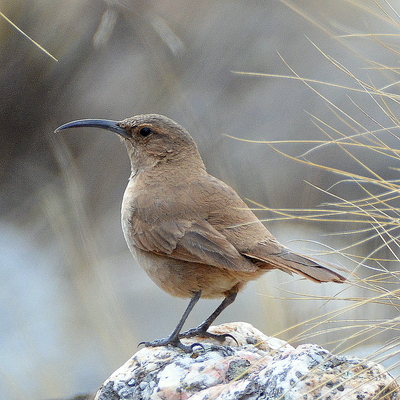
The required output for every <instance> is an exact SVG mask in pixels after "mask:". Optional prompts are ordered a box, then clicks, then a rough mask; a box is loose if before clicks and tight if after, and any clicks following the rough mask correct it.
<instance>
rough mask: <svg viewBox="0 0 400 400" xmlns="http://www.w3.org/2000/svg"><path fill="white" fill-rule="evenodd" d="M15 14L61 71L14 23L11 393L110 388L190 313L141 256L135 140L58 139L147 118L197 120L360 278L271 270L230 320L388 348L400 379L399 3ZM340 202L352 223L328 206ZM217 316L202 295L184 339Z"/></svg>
mask: <svg viewBox="0 0 400 400" xmlns="http://www.w3.org/2000/svg"><path fill="white" fill-rule="evenodd" d="M0 11H1V12H2V13H3V14H4V15H6V16H7V17H8V18H9V19H10V20H11V21H13V22H14V23H15V24H16V25H17V26H18V27H19V28H20V29H22V30H23V31H24V32H25V33H26V34H27V35H29V36H30V37H31V38H32V39H33V40H35V41H36V42H38V43H39V44H40V45H41V46H43V48H45V49H46V50H47V51H49V52H50V53H51V54H52V55H53V56H54V57H56V58H57V59H58V62H56V61H54V60H53V59H52V58H51V57H49V56H48V55H47V54H45V52H43V51H42V50H40V49H39V48H38V47H37V46H35V45H34V44H33V43H32V42H31V41H29V40H28V39H27V38H26V37H24V36H23V35H22V34H21V33H20V32H18V31H17V30H16V29H15V28H14V27H13V26H12V25H10V24H9V23H8V22H7V21H6V20H5V19H4V18H1V17H0V37H1V40H0V79H1V89H0V101H1V108H0V127H1V133H0V140H1V146H0V191H1V195H0V397H1V398H4V399H5V398H7V399H11V400H13V399H25V398H29V399H50V398H67V397H72V396H74V395H76V394H78V393H87V392H94V391H96V389H97V388H98V387H99V386H100V385H101V383H102V382H103V381H104V380H105V379H106V378H107V377H108V376H109V375H110V374H111V373H112V372H113V371H114V370H115V369H116V368H118V367H119V366H120V365H122V364H123V363H124V362H125V361H126V360H127V359H128V358H129V357H130V356H131V355H132V354H133V353H134V352H136V351H137V345H138V343H139V342H140V341H145V340H153V339H156V338H161V337H165V336H166V335H168V334H169V333H170V332H171V331H172V329H173V328H174V327H175V325H176V323H177V321H178V319H179V318H180V316H181V314H182V312H183V310H184V308H185V307H186V305H187V301H185V300H181V299H175V298H172V297H170V296H169V295H167V294H165V293H164V292H162V290H161V289H159V288H158V287H156V285H155V284H153V283H152V282H151V281H150V279H149V278H148V277H147V276H146V275H145V273H144V272H142V271H141V270H140V268H139V267H138V266H137V265H136V264H135V261H134V260H133V258H132V257H131V255H130V253H129V251H128V249H127V246H126V244H125V241H124V238H123V235H122V231H121V227H120V205H121V200H122V195H123V191H124V188H125V186H126V183H127V179H128V177H129V172H130V171H129V161H128V157H127V155H126V151H125V148H124V146H123V144H122V143H121V142H120V141H119V139H118V138H117V137H116V136H115V135H113V134H111V133H109V132H106V131H100V130H93V129H86V130H84V129H81V130H73V131H68V132H67V131H66V132H63V133H60V134H57V135H56V134H54V133H53V131H54V129H55V128H56V127H57V126H59V125H61V124H63V123H65V122H68V121H71V120H74V119H81V118H107V119H114V120H119V119H123V118H125V117H129V116H133V115H136V114H140V113H160V114H164V115H167V116H168V117H170V118H172V119H174V120H176V121H177V122H178V123H180V124H181V125H183V126H184V127H185V128H187V129H188V131H189V132H190V133H191V134H192V136H193V137H194V139H195V141H196V142H197V144H198V146H199V150H200V153H201V154H202V156H203V158H204V161H205V164H206V166H207V168H208V171H209V172H210V173H211V174H213V175H215V176H217V177H218V178H221V179H223V180H224V181H226V182H227V183H228V184H230V185H231V186H232V187H234V188H235V189H236V190H237V191H238V193H239V194H240V195H241V196H242V197H243V198H246V199H249V205H252V206H254V207H256V208H259V210H258V211H257V213H258V216H259V217H260V218H263V219H265V220H266V224H267V225H268V228H269V229H270V230H271V231H272V233H273V234H274V235H275V236H276V237H277V238H278V240H279V241H281V242H282V243H284V244H286V245H288V246H290V247H292V248H295V249H297V250H299V251H301V252H302V253H307V254H311V255H314V256H317V257H321V258H324V259H326V260H329V261H331V262H334V263H337V264H339V265H342V266H344V267H346V268H348V269H349V270H352V271H353V270H355V271H356V273H357V274H358V276H359V278H353V283H352V284H349V285H347V284H346V285H333V284H331V285H316V284H314V283H311V282H304V281H303V280H301V279H299V278H298V277H290V276H289V275H285V274H283V273H281V272H275V271H273V272H271V273H269V274H267V275H265V276H264V277H263V278H261V279H260V280H258V281H257V282H254V283H251V284H249V285H248V287H247V288H246V290H245V291H244V292H243V293H242V294H241V295H240V296H238V299H237V301H236V302H235V303H234V304H233V305H232V306H231V307H230V308H229V309H227V310H226V312H224V314H223V315H222V316H221V317H220V318H219V319H218V321H217V323H222V322H231V321H246V322H249V323H252V324H253V325H254V326H255V327H257V328H258V329H260V330H262V331H263V332H265V333H266V334H268V335H276V336H277V337H280V338H282V339H284V340H288V341H289V342H290V343H291V344H292V345H294V346H296V345H298V344H300V343H305V342H313V343H318V344H320V345H321V346H324V347H326V348H328V349H329V350H331V351H333V352H337V353H338V352H342V353H347V354H354V355H363V356H367V355H369V356H370V355H371V354H375V359H377V361H379V362H383V363H384V364H385V363H386V364H385V365H386V366H387V367H388V368H390V369H391V370H392V373H393V374H394V375H395V374H396V370H395V368H396V367H397V364H396V362H397V361H396V360H397V359H396V354H395V353H396V352H395V351H394V348H395V347H394V346H395V345H396V344H397V340H398V338H397V334H396V333H395V332H396V327H397V320H396V318H397V317H396V316H397V315H398V309H397V303H396V301H397V298H396V296H395V293H397V292H396V291H395V289H394V288H396V287H398V280H397V279H396V278H397V275H396V268H397V269H398V267H396V264H397V263H395V262H397V261H398V259H397V257H398V247H397V235H396V232H397V231H396V229H397V226H398V212H397V209H396V204H397V203H396V200H397V198H398V186H397V183H398V172H399V157H398V155H399V152H398V150H396V149H398V148H399V143H398V129H397V127H398V124H397V119H396V117H395V115H396V111H397V107H398V100H399V98H398V97H397V96H398V94H399V85H398V71H399V70H398V68H399V65H398V59H399V57H398V56H399V53H398V51H399V50H400V49H399V46H398V43H396V36H397V38H398V35H399V25H398V24H399V14H398V13H400V4H399V2H398V1H393V0H391V1H390V3H389V2H387V1H384V0H382V1H380V0H377V1H373V0H371V1H369V0H363V1H359V2H357V1H346V0H343V1H340V0H339V1H335V2H321V1H317V0H293V1H292V2H289V1H286V0H283V1H279V0H271V1H257V0H251V1H235V0H223V1H221V0H203V1H198V2H188V1H182V0H175V1H168V0H153V1H140V0H138V1H134V0H121V1H117V0H104V1H102V0H96V1H95V0H73V1H67V2H66V1H61V0H2V1H1V2H0ZM396 46H397V47H396ZM236 72H256V73H261V74H267V75H264V76H259V75H257V76H254V75H243V74H238V73H236ZM278 76H290V77H293V78H295V77H296V76H297V77H301V78H306V79H309V80H307V81H301V80H300V79H289V78H282V77H278ZM321 82H325V83H327V84H322V83H321ZM227 135H230V136H233V137H236V138H240V139H243V140H237V139H234V138H232V137H229V136H227ZM352 135H353V136H352ZM350 137H351V138H350ZM332 138H333V139H335V140H338V139H340V140H345V143H347V146H343V145H341V144H340V142H339V143H333V142H332ZM346 138H347V139H346ZM293 140H296V141H298V142H293ZM247 141H256V142H247ZM259 141H292V142H284V143H280V144H277V143H275V144H271V143H270V144H266V143H260V142H259ZM307 141H308V142H307ZM310 141H312V142H310ZM323 142H325V143H323ZM328 142H329V143H328ZM357 143H358V144H357ZM322 144H323V145H322ZM276 150H278V151H276ZM282 153H284V154H286V155H288V156H289V157H288V156H285V155H284V154H282ZM294 158H295V159H294ZM311 164H316V165H322V166H323V167H324V168H321V167H317V166H313V165H311ZM335 169H336V170H335ZM340 171H342V172H343V171H345V172H346V173H345V174H342V173H341V172H340ZM363 177H364V178H365V179H364V178H363ZM364 184H365V185H364ZM367 186H368V187H367ZM363 198H364V199H370V201H368V200H365V201H363V202H358V203H357V201H358V199H363ZM386 200H388V201H386ZM389 200H390V201H389ZM338 201H341V202H342V203H343V204H342V206H341V207H342V212H340V213H339V214H336V213H331V214H330V212H331V211H332V209H335V210H339V211H340V207H338V206H332V205H331V206H325V208H324V207H321V206H320V205H321V204H323V203H332V202H338ZM350 205H351V207H352V210H356V211H354V213H353V214H351V213H350V214H348V213H347V214H346V209H344V207H345V206H347V207H350ZM261 206H263V207H264V208H263V207H261ZM326 207H327V208H326ZM332 207H333V208H332ZM335 207H336V208H335ZM274 209H279V210H280V212H279V213H276V212H273V211H271V210H274ZM343 209H344V211H343ZM296 210H304V212H303V213H302V212H296ZM307 210H308V211H307ZM321 210H322V211H321ZM323 210H331V211H326V213H327V214H328V217H329V218H325V217H320V218H319V217H318V215H322V214H324V211H323ZM347 211H348V209H347ZM355 215H356V217H355ZM305 216H306V217H305ZM307 216H308V217H307ZM360 219H362V221H360ZM330 220H331V221H330ZM352 221H353V223H352ZM377 221H378V222H377ZM381 221H386V222H385V223H387V224H390V225H385V223H383V222H381ZM370 276H374V277H375V278H374V280H369V277H370ZM371 299H372V300H371ZM377 299H378V300H377ZM217 304H218V301H215V302H214V301H209V300H204V301H201V302H200V304H199V305H198V306H197V307H196V309H195V310H194V312H193V313H192V315H191V316H190V318H189V320H188V323H187V327H193V326H197V325H198V324H199V323H200V322H201V321H202V320H203V319H205V317H206V316H208V315H209V314H210V312H211V311H212V310H213V309H214V308H215V307H216V305H217ZM306 320H307V321H308V323H307V324H306V325H304V324H301V323H302V322H303V321H306ZM298 324H300V325H298ZM374 352H375V353H374ZM386 353H390V354H389V355H384V354H386Z"/></svg>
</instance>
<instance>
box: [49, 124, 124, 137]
mask: <svg viewBox="0 0 400 400" xmlns="http://www.w3.org/2000/svg"><path fill="white" fill-rule="evenodd" d="M83 127H87V128H100V129H106V130H108V131H111V132H114V133H116V134H118V135H120V136H122V137H123V138H125V139H128V138H129V137H130V136H129V134H128V132H127V131H126V130H125V129H124V128H121V127H120V126H119V121H111V120H108V119H79V120H77V121H72V122H67V123H66V124H64V125H61V126H59V127H58V128H57V129H56V130H55V131H54V132H55V133H57V132H59V131H61V130H63V129H69V128H83Z"/></svg>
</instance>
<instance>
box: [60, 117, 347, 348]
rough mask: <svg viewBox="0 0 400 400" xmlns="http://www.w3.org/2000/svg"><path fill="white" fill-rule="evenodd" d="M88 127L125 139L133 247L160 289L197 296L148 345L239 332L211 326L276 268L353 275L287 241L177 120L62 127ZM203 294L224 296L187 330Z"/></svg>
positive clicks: (127, 217) (125, 214)
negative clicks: (209, 165)
mask: <svg viewBox="0 0 400 400" xmlns="http://www.w3.org/2000/svg"><path fill="white" fill-rule="evenodd" d="M83 127H92V128H100V129H105V130H108V131H111V132H114V133H116V134H117V135H118V136H119V137H120V138H121V140H122V141H123V142H124V143H125V146H126V149H127V152H128V156H129V159H130V162H131V174H130V177H129V181H128V185H127V187H126V190H125V193H124V196H123V200H122V208H121V224H122V230H123V233H124V237H125V240H126V242H127V245H128V247H129V249H130V251H131V253H132V255H133V256H134V258H135V259H136V260H137V262H138V264H139V265H140V266H141V267H142V268H143V269H144V270H145V271H146V273H147V274H148V275H149V276H150V278H151V279H152V280H153V281H154V282H155V283H156V284H157V285H158V286H159V287H160V288H161V289H163V290H164V291H166V292H167V293H169V294H170V295H172V296H177V297H180V298H189V299H190V301H189V304H188V306H187V308H186V309H185V312H184V313H183V315H182V318H181V319H180V320H179V322H178V324H177V326H176V328H175V329H174V330H173V331H172V333H171V334H170V335H169V336H168V337H166V338H163V339H157V340H153V341H148V342H141V343H142V344H144V345H145V346H148V347H157V346H167V345H171V346H174V347H176V348H179V349H181V350H183V351H184V352H192V351H193V347H194V345H199V344H198V343H197V344H196V343H195V344H194V345H192V346H187V345H185V344H183V343H182V341H181V339H182V338H190V337H209V338H213V339H217V340H218V341H220V342H221V343H223V342H224V341H225V340H226V338H227V337H231V338H233V337H232V335H230V334H222V335H217V334H213V333H210V332H208V328H209V327H210V326H211V324H212V323H213V322H214V320H215V319H216V318H217V317H218V316H219V315H220V314H221V313H222V311H223V310H224V309H226V307H228V306H229V305H230V304H232V303H233V302H234V301H235V298H236V296H237V294H238V293H239V292H240V290H241V289H243V287H244V286H245V284H246V283H247V282H249V281H252V280H255V279H257V278H259V277H260V276H261V275H263V274H264V273H266V272H268V271H270V270H271V269H278V270H281V271H283V272H286V273H289V274H293V273H294V274H299V275H301V276H303V277H305V278H307V279H310V280H311V281H314V282H338V283H342V282H345V281H346V278H345V277H343V276H342V275H341V274H339V273H338V272H336V271H335V270H334V269H339V270H340V269H341V268H340V267H335V266H332V265H331V264H327V263H324V262H322V261H320V260H317V259H314V258H312V257H308V256H304V255H302V254H299V253H297V252H294V251H291V250H290V249H289V248H288V247H286V246H284V245H282V244H280V243H279V242H278V240H277V239H276V238H275V237H274V236H273V235H272V234H271V233H270V231H269V230H268V229H267V228H266V227H265V225H264V224H263V223H262V222H261V221H260V220H259V219H258V218H257V216H256V215H255V214H254V213H253V211H252V210H250V208H249V207H248V206H247V204H246V203H245V202H244V201H243V200H242V199H241V198H240V197H239V195H238V194H237V193H236V192H235V190H234V189H232V188H231V187H230V186H228V185H227V184H226V183H224V182H223V181H221V180H219V179H217V178H215V177H214V176H212V175H210V174H209V173H208V172H207V171H206V167H205V165H204V162H203V160H202V158H201V155H200V153H199V150H198V147H197V145H196V143H195V141H194V140H193V138H192V136H191V135H190V134H189V132H188V131H187V130H186V129H185V128H183V127H182V126H180V125H179V124H178V123H176V122H175V121H173V120H172V119H170V118H168V117H165V116H163V115H159V114H141V115H136V116H134V117H130V118H126V119H124V120H122V121H114V120H107V119H81V120H76V121H72V122H68V123H66V124H64V125H61V126H60V127H58V128H57V129H56V130H55V132H60V131H61V130H65V129H70V128H83ZM327 265H329V268H328V266H327ZM332 267H333V268H332ZM200 298H210V299H213V298H222V299H223V300H222V302H221V303H220V305H219V306H218V307H217V309H216V310H215V311H214V312H213V313H212V314H211V315H210V316H209V317H208V318H207V319H205V320H204V321H203V322H202V323H201V324H200V325H199V326H198V327H197V328H192V329H189V330H188V331H186V332H181V331H182V328H183V325H184V323H185V321H186V319H187V317H188V315H189V314H190V312H191V311H192V309H193V307H194V306H195V304H196V303H197V302H198V301H199V299H200ZM233 339H234V338H233ZM200 346H201V345H200Z"/></svg>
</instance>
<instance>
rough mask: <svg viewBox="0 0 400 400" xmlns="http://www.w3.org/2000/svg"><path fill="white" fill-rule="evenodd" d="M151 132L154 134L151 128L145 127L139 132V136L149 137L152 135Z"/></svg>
mask: <svg viewBox="0 0 400 400" xmlns="http://www.w3.org/2000/svg"><path fill="white" fill-rule="evenodd" d="M151 132H152V131H151V129H150V128H149V127H147V126H145V127H144V128H141V129H140V130H139V134H140V136H142V137H146V136H149V135H150V134H151Z"/></svg>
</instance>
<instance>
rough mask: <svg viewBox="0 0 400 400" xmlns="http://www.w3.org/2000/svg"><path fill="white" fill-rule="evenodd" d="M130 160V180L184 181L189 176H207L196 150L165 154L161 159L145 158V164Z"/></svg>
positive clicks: (133, 159) (133, 158)
mask: <svg viewBox="0 0 400 400" xmlns="http://www.w3.org/2000/svg"><path fill="white" fill-rule="evenodd" d="M140 161H141V160H138V159H136V158H135V157H132V158H131V179H133V178H137V177H139V176H140V177H141V178H144V177H146V180H148V181H149V182H150V181H152V182H157V181H163V182H166V181H171V180H172V181H182V180H183V181H186V178H188V177H190V176H197V175H203V174H207V172H206V167H205V165H204V163H203V160H202V159H201V157H200V155H199V153H198V152H197V149H194V153H193V154H192V153H188V152H182V153H179V154H166V155H165V156H163V157H154V158H151V157H147V158H146V162H145V163H144V162H140Z"/></svg>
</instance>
